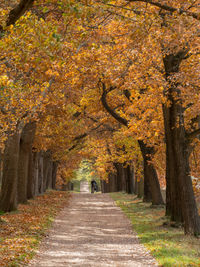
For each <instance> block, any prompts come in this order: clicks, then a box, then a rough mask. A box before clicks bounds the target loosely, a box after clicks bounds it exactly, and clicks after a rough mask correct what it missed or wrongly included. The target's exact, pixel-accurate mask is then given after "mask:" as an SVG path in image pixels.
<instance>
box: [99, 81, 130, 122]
mask: <svg viewBox="0 0 200 267" xmlns="http://www.w3.org/2000/svg"><path fill="white" fill-rule="evenodd" d="M100 83H101V85H102V89H103V93H102V96H101V103H102V105H103V106H104V108H105V109H106V110H107V112H108V113H109V114H110V115H111V116H112V117H114V118H115V119H116V120H117V121H118V122H120V123H121V124H123V125H125V126H126V127H128V120H126V119H125V118H122V117H121V116H120V115H119V114H118V113H117V112H116V111H115V110H114V109H112V108H111V107H110V106H109V105H108V103H107V99H106V96H107V94H108V93H109V92H111V91H112V90H114V89H115V88H114V87H110V89H109V90H108V91H107V90H106V86H105V84H104V82H102V81H100Z"/></svg>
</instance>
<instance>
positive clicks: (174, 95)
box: [163, 50, 200, 235]
mask: <svg viewBox="0 0 200 267" xmlns="http://www.w3.org/2000/svg"><path fill="white" fill-rule="evenodd" d="M186 54H187V51H186V50H181V51H179V52H178V53H177V54H176V55H174V54H170V55H166V56H165V57H164V58H163V61H164V66H165V72H166V80H167V81H168V84H169V86H168V88H167V89H166V91H165V92H164V94H165V96H166V98H167V100H168V101H170V106H168V105H164V106H163V115H164V122H165V137H166V158H167V162H166V163H167V172H166V175H167V177H166V179H167V187H168V188H167V198H170V206H168V212H170V214H171V218H172V219H176V220H179V221H180V219H183V222H184V230H185V233H186V234H193V235H199V234H200V217H199V214H198V210H197V205H196V201H195V197H194V192H193V187H192V181H191V177H190V167H189V150H190V144H189V141H188V138H187V134H186V130H185V127H184V109H183V107H182V103H181V92H180V90H179V89H178V84H176V83H175V82H172V81H171V75H173V74H174V73H177V72H178V71H179V66H180V64H181V62H182V60H183V59H184V58H185V56H186ZM167 201H168V200H167ZM174 204H175V205H176V208H175V209H174V207H173V205H174Z"/></svg>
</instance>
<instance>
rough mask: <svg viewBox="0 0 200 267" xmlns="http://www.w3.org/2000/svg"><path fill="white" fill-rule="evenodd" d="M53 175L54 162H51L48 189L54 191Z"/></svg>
mask: <svg viewBox="0 0 200 267" xmlns="http://www.w3.org/2000/svg"><path fill="white" fill-rule="evenodd" d="M52 174H53V162H52V161H51V160H50V161H49V168H48V174H47V189H52V181H53V180H52V179H53V177H52Z"/></svg>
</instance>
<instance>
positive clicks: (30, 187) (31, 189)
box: [27, 149, 35, 199]
mask: <svg viewBox="0 0 200 267" xmlns="http://www.w3.org/2000/svg"><path fill="white" fill-rule="evenodd" d="M34 196H35V172H34V162H33V152H32V149H31V150H30V151H29V161H28V181H27V199H31V198H34Z"/></svg>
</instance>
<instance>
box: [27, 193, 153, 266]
mask: <svg viewBox="0 0 200 267" xmlns="http://www.w3.org/2000/svg"><path fill="white" fill-rule="evenodd" d="M29 266H31V267H33V266H34V267H41V266H43V267H49V266H53V267H58V266H80V267H83V266H84V267H89V266H92V267H96V266H98V267H100V266H101V267H106V266H112V267H121V266H126V267H127V266H129V267H134V266H135V267H139V266H143V267H144V266H158V265H157V264H156V262H155V260H154V259H153V258H152V257H151V256H150V255H149V253H148V252H147V251H146V250H145V249H144V247H143V246H142V245H140V244H139V242H138V239H137V237H136V235H135V234H134V233H133V231H132V227H131V224H130V222H129V220H128V219H127V218H126V216H125V215H124V214H123V213H122V211H121V210H120V208H118V207H116V206H115V204H114V202H113V200H112V199H111V198H110V197H109V195H107V194H86V193H81V194H73V196H72V199H71V202H70V206H69V207H66V208H65V209H64V210H63V211H62V212H61V213H60V215H59V216H58V217H57V218H56V220H55V223H54V225H53V227H52V229H51V230H50V232H49V235H48V237H47V238H45V239H44V241H43V243H42V245H41V248H40V250H39V252H38V255H37V256H36V258H35V259H34V260H33V261H32V263H31V264H30V265H29Z"/></svg>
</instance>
